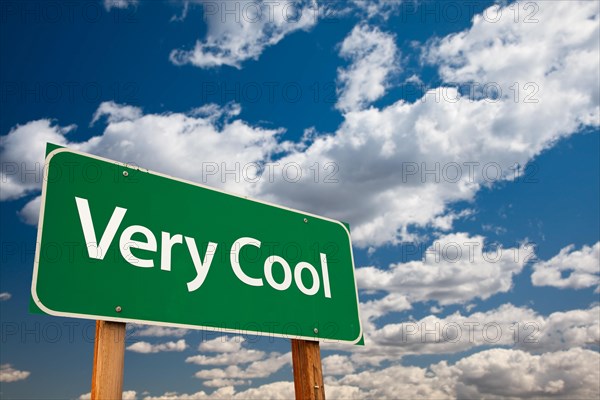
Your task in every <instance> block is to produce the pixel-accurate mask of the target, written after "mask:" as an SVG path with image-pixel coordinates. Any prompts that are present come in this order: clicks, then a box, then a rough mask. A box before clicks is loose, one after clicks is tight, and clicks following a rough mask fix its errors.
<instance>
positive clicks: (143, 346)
mask: <svg viewBox="0 0 600 400" xmlns="http://www.w3.org/2000/svg"><path fill="white" fill-rule="evenodd" d="M187 347H188V346H187V344H186V343H185V339H180V340H178V341H177V342H166V343H159V344H152V343H148V342H137V343H134V344H132V345H129V346H127V350H129V351H133V352H135V353H144V354H149V353H159V352H163V351H184V350H185V349H186V348H187Z"/></svg>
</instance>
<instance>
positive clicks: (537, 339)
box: [323, 304, 600, 370]
mask: <svg viewBox="0 0 600 400" xmlns="http://www.w3.org/2000/svg"><path fill="white" fill-rule="evenodd" d="M362 309H363V307H362V305H361V310H362ZM363 318H365V316H364V315H363ZM363 327H364V335H365V344H366V346H365V347H354V348H351V349H349V348H348V347H346V346H340V345H338V344H335V343H323V348H324V349H327V350H337V351H340V352H343V353H345V355H348V356H349V358H350V361H351V362H352V364H353V367H354V368H355V369H357V370H358V369H360V368H362V367H364V366H365V365H376V366H378V365H381V364H382V363H383V362H396V361H397V360H399V359H401V358H402V357H404V356H406V355H423V354H456V353H460V352H465V351H470V350H473V349H478V348H484V347H487V348H491V347H497V346H508V347H513V348H515V349H521V350H525V351H528V352H531V353H544V352H550V351H558V350H567V349H569V348H574V347H581V348H594V346H598V345H600V307H598V306H594V307H591V308H589V309H584V310H570V311H565V312H555V313H552V314H550V315H548V316H543V315H540V314H539V313H537V312H536V311H534V310H532V309H530V308H527V307H517V306H514V305H512V304H503V305H501V306H499V307H498V308H495V309H492V310H488V311H484V312H476V313H472V314H466V315H464V314H462V313H461V312H459V311H457V312H454V313H452V314H449V315H447V316H444V317H440V316H438V315H428V316H426V317H423V318H421V319H419V320H415V319H413V318H412V317H409V318H408V319H406V320H405V321H404V322H398V323H396V322H393V323H389V322H387V323H384V324H377V323H376V322H375V321H374V320H373V319H372V320H370V321H367V322H365V321H363Z"/></svg>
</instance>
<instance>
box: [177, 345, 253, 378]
mask: <svg viewBox="0 0 600 400" xmlns="http://www.w3.org/2000/svg"><path fill="white" fill-rule="evenodd" d="M264 358H265V352H264V351H260V350H253V349H240V350H238V351H235V352H231V353H220V354H216V355H211V356H206V355H204V354H200V355H197V356H191V357H188V358H186V359H185V362H188V363H194V364H197V365H238V364H247V363H249V362H254V361H259V360H262V359H264ZM223 386H225V385H223Z"/></svg>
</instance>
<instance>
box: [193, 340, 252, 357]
mask: <svg viewBox="0 0 600 400" xmlns="http://www.w3.org/2000/svg"><path fill="white" fill-rule="evenodd" d="M245 340H246V339H244V337H243V336H221V337H218V338H215V339H211V340H207V341H205V342H202V343H200V346H198V350H199V351H202V352H209V353H234V352H237V351H240V350H241V349H242V343H243V342H244V341H245Z"/></svg>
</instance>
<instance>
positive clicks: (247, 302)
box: [32, 147, 362, 343]
mask: <svg viewBox="0 0 600 400" xmlns="http://www.w3.org/2000/svg"><path fill="white" fill-rule="evenodd" d="M49 150H50V153H49V154H48V156H47V159H46V166H47V168H48V171H47V172H48V174H47V175H48V177H47V179H46V180H45V182H44V187H43V192H42V196H43V197H42V199H43V200H42V208H41V213H40V224H39V232H38V248H37V253H36V262H35V266H34V277H33V284H32V297H33V300H34V302H35V304H36V305H37V306H38V307H39V308H40V309H41V310H42V311H44V312H46V313H48V314H51V315H59V316H71V317H78V318H90V319H101V320H112V321H124V322H134V321H135V322H143V323H152V324H161V325H169V326H184V327H188V328H198V329H214V330H222V331H235V332H241V333H251V334H260V335H273V336H283V337H288V338H304V339H312V340H331V341H342V342H350V343H358V342H359V341H360V339H361V336H362V329H361V325H360V319H359V312H358V298H357V289H356V282H355V278H354V264H353V259H352V248H351V242H350V234H349V231H348V229H347V228H346V226H345V225H344V224H342V223H340V222H337V221H333V220H330V219H327V218H322V217H318V216H314V215H311V214H308V213H303V212H300V211H295V210H290V209H287V208H284V207H279V206H275V205H272V204H266V203H262V202H259V201H254V200H250V199H246V198H243V197H239V196H235V195H231V194H228V193H224V192H221V191H218V190H214V189H210V188H207V187H204V186H200V185H197V184H193V183H191V182H185V181H182V180H178V179H175V178H171V177H167V176H164V175H161V174H157V173H153V172H149V171H146V170H141V169H137V168H130V167H128V166H126V165H124V164H122V163H118V162H115V161H111V160H106V159H102V158H98V157H94V156H90V155H87V154H83V153H80V152H76V151H73V150H69V149H65V148H57V147H54V148H49ZM124 172H126V175H127V176H125V174H124ZM76 198H80V199H84V200H86V201H87V206H88V207H89V213H90V216H91V224H92V226H93V231H94V232H95V236H96V240H97V242H100V239H101V238H102V236H103V235H104V233H105V231H106V228H107V225H108V223H109V220H111V217H112V216H113V213H115V209H116V208H117V207H119V208H121V209H125V210H126V211H125V213H124V216H123V217H122V220H121V221H120V224H119V225H118V228H117V230H116V233H115V235H114V238H113V239H112V241H111V242H110V244H109V246H107V248H104V249H103V250H104V253H103V255H104V257H103V259H98V258H94V257H91V256H90V253H89V252H88V246H90V244H89V243H86V239H85V237H84V229H83V225H84V222H83V221H84V220H85V216H84V215H85V212H82V211H81V210H83V209H84V208H81V209H78V207H77V202H76ZM80 206H81V204H80ZM121 212H123V210H121ZM115 214H117V213H115ZM133 225H138V226H142V227H145V228H147V229H148V230H149V231H150V232H151V234H150V236H153V237H154V238H155V239H156V251H152V250H154V249H152V250H144V249H142V248H139V247H142V246H143V245H138V248H135V246H134V247H133V248H132V249H131V255H130V256H127V254H126V253H125V255H124V253H123V252H122V250H123V249H122V247H123V246H122V244H123V243H125V244H126V243H128V242H131V241H137V242H142V243H144V242H148V237H146V236H145V235H144V233H140V232H138V233H134V234H133V236H131V239H130V240H129V241H128V240H126V239H127V238H126V237H125V238H124V239H123V240H124V242H123V243H120V241H121V238H122V236H124V235H123V233H124V231H125V230H126V228H128V227H130V226H133ZM138 230H139V229H138ZM163 232H166V233H168V236H169V237H171V236H174V235H177V234H180V235H181V242H182V243H181V244H178V243H176V244H174V245H173V246H172V247H171V251H170V253H171V269H170V270H166V269H164V268H163V267H164V265H163V259H162V258H161V256H162V254H163V253H165V252H166V251H167V248H163V242H165V240H163ZM164 235H166V234H164ZM125 236H126V235H125ZM186 238H190V239H186ZM240 238H252V239H254V240H257V241H260V248H258V247H256V246H252V245H246V246H244V247H241V248H239V246H237V247H235V248H234V249H233V250H234V251H235V250H236V249H237V252H238V255H239V264H240V268H241V270H242V272H243V274H245V275H247V276H248V277H249V278H252V279H255V281H254V283H255V284H256V283H257V282H259V281H257V280H258V279H260V280H261V281H260V282H261V283H262V285H261V286H252V285H249V284H247V283H244V282H243V281H242V279H241V278H240V277H239V273H238V274H236V272H235V270H234V268H233V266H232V260H231V251H232V245H233V244H234V242H236V241H237V240H238V239H240ZM88 239H89V236H88ZM191 239H193V242H195V245H196V248H197V252H198V255H199V259H200V261H206V254H205V253H206V252H207V248H208V247H209V243H210V242H212V243H215V244H216V251H215V252H214V256H213V260H212V263H211V264H210V267H209V268H208V273H207V275H206V278H205V280H204V282H203V283H202V285H201V286H200V287H199V288H197V289H195V290H192V291H190V289H189V288H188V285H187V284H188V283H189V282H191V281H193V280H194V279H195V278H196V276H197V275H198V272H197V269H196V267H195V265H194V262H193V260H192V252H193V250H191V248H192V247H193V246H191V245H190V244H189V243H188V242H192V241H191ZM150 241H151V239H150ZM92 249H93V247H92ZM93 254H96V257H99V256H98V255H97V254H98V253H97V252H94V253H93ZM323 255H324V257H325V259H326V263H325V264H326V267H327V268H326V270H327V271H325V270H324V266H323V264H324V263H323ZM270 256H279V257H282V258H283V259H284V260H285V262H287V264H289V267H290V269H289V276H288V277H287V280H286V276H285V274H284V267H283V266H282V265H281V264H280V263H279V262H275V263H273V265H272V268H271V269H270V270H271V271H272V281H273V282H274V284H269V282H268V281H267V278H266V272H267V271H265V260H267V258H268V257H270ZM126 258H127V259H126ZM136 258H138V259H140V260H147V261H146V263H152V264H153V266H152V267H150V266H147V267H141V263H142V262H140V261H137V262H136ZM300 262H305V263H309V264H310V265H311V266H312V268H311V267H310V266H307V265H306V264H300V266H303V267H304V268H301V270H302V272H301V273H299V274H295V270H296V268H297V264H298V263H300ZM165 264H166V262H165ZM203 267H204V268H205V267H206V262H205V265H204V266H203ZM200 270H201V271H204V269H200ZM311 271H312V272H311ZM315 273H316V275H317V279H316V281H318V282H317V283H318V291H317V292H316V293H315V294H305V293H303V292H302V291H301V288H305V289H304V291H305V292H306V291H308V289H310V288H316V286H315V284H316V282H315V280H313V274H315ZM296 275H298V276H296ZM290 277H291V282H290V283H289V287H287V283H288V282H289V279H290ZM297 278H298V279H297ZM327 278H328V280H329V292H330V293H329V297H328V295H327V294H328V293H327V291H326V286H327V285H326V283H325V281H326V280H327ZM298 280H300V281H301V282H298ZM282 283H284V284H283V285H282V286H283V287H287V288H285V290H277V289H276V287H278V286H279V285H281V284H282ZM279 289H281V287H279ZM117 308H119V310H120V312H118V311H117Z"/></svg>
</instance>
